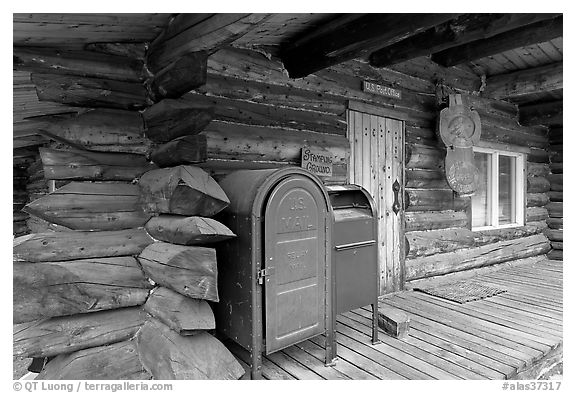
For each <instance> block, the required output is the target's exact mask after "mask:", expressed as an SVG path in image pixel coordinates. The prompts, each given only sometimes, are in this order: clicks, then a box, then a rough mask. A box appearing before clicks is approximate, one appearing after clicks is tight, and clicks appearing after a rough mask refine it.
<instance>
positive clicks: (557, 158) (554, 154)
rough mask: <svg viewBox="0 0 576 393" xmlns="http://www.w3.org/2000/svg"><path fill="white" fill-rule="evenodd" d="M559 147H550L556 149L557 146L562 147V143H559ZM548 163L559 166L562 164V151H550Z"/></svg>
mask: <svg viewBox="0 0 576 393" xmlns="http://www.w3.org/2000/svg"><path fill="white" fill-rule="evenodd" d="M560 143H561V144H560V145H552V146H550V147H551V148H552V147H557V146H562V142H560ZM550 162H554V163H558V164H561V163H563V162H564V152H563V151H562V150H559V151H555V150H551V151H550Z"/></svg>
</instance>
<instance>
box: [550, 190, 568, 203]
mask: <svg viewBox="0 0 576 393" xmlns="http://www.w3.org/2000/svg"><path fill="white" fill-rule="evenodd" d="M547 194H548V198H550V202H562V201H564V192H562V191H548V192H547Z"/></svg>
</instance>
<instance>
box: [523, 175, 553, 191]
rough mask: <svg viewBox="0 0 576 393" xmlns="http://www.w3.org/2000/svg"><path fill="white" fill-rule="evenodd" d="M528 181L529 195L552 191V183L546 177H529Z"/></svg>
mask: <svg viewBox="0 0 576 393" xmlns="http://www.w3.org/2000/svg"><path fill="white" fill-rule="evenodd" d="M526 180H527V181H528V188H527V191H528V192H529V193H542V192H547V191H550V182H549V181H548V179H546V178H545V177H533V176H528V177H527V178H526Z"/></svg>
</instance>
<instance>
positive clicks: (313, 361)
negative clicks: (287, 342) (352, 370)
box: [282, 345, 350, 379]
mask: <svg viewBox="0 0 576 393" xmlns="http://www.w3.org/2000/svg"><path fill="white" fill-rule="evenodd" d="M282 352H283V353H284V354H286V355H288V356H289V357H291V358H292V359H294V360H296V361H297V362H299V363H300V364H302V365H303V366H305V367H307V368H308V369H310V370H311V371H312V372H314V373H316V374H318V375H320V376H321V377H322V378H324V379H350V378H348V377H347V376H346V375H344V374H342V373H341V372H340V371H338V370H335V369H333V368H332V367H326V365H324V360H319V359H317V358H315V357H314V356H312V355H310V354H309V353H307V352H305V351H304V350H303V349H301V348H299V347H298V346H296V345H292V346H290V347H288V348H286V349H284V350H283V351H282Z"/></svg>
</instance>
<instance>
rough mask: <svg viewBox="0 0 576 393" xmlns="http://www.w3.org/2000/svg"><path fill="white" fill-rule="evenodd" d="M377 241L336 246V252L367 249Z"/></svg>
mask: <svg viewBox="0 0 576 393" xmlns="http://www.w3.org/2000/svg"><path fill="white" fill-rule="evenodd" d="M375 243H376V240H365V241H363V242H356V243H348V244H340V245H338V246H336V247H335V248H336V251H342V250H348V249H350V248H359V247H366V246H370V245H372V244H375Z"/></svg>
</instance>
